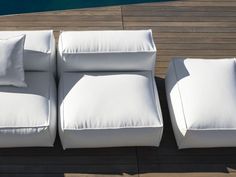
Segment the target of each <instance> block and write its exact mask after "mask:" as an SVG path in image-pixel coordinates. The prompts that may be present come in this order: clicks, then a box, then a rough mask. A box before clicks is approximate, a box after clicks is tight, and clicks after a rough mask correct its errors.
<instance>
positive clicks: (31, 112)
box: [0, 72, 56, 147]
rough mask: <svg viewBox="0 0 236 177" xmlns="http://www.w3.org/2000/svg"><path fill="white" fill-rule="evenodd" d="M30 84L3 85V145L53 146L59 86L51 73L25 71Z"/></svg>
mask: <svg viewBox="0 0 236 177" xmlns="http://www.w3.org/2000/svg"><path fill="white" fill-rule="evenodd" d="M25 80H26V83H27V85H28V87H25V88H19V87H11V86H1V87H0V107H1V111H0V147H27V146H53V143H54V139H55V134H56V87H55V81H54V78H53V76H52V74H51V73H47V72H26V74H25Z"/></svg>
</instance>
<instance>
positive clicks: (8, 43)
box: [0, 35, 26, 87]
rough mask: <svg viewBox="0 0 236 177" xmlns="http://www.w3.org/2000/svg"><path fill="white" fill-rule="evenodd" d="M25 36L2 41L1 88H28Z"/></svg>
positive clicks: (0, 52)
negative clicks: (2, 86) (26, 81)
mask: <svg viewBox="0 0 236 177" xmlns="http://www.w3.org/2000/svg"><path fill="white" fill-rule="evenodd" d="M24 43H25V35H20V36H15V37H11V38H8V39H0V86H1V85H13V86H17V87H26V84H25V74H24V66H23V54H24Z"/></svg>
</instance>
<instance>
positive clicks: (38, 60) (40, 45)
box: [0, 30, 56, 72]
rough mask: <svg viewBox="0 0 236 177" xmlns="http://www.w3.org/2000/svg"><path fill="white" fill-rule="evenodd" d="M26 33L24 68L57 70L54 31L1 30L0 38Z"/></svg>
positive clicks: (28, 69) (30, 69) (29, 69)
mask: <svg viewBox="0 0 236 177" xmlns="http://www.w3.org/2000/svg"><path fill="white" fill-rule="evenodd" d="M22 34H25V35H26V39H25V46H24V69H25V70H27V71H53V72H54V71H55V68H56V62H55V39H54V36H53V31H52V30H48V31H46V30H45V31H0V39H7V38H10V37H14V36H19V35H22Z"/></svg>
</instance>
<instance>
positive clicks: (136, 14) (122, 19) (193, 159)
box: [0, 0, 236, 177]
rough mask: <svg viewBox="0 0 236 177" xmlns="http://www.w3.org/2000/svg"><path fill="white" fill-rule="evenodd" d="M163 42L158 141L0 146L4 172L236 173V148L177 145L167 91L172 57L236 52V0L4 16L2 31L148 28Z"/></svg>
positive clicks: (34, 176) (36, 176) (80, 176)
mask: <svg viewBox="0 0 236 177" xmlns="http://www.w3.org/2000/svg"><path fill="white" fill-rule="evenodd" d="M147 28H151V29H152V30H153V34H154V38H155V42H156V45H157V49H158V57H157V66H156V76H157V77H156V80H157V83H158V90H159V95H160V100H161V106H162V111H163V117H164V123H165V129H164V135H163V139H162V142H161V146H160V147H159V148H151V147H131V148H104V149H73V150H66V151H63V150H62V148H61V145H60V141H59V138H57V140H56V143H55V147H54V148H16V149H0V176H10V177H13V176H14V177H15V176H17V177H18V176H19V177H23V176H24V177H25V176H26V177H41V176H45V177H60V176H65V177H85V176H86V177H90V176H143V177H146V176H147V177H151V176H161V177H162V176H167V177H181V176H184V177H185V176H192V177H200V176H201V177H206V176H210V177H217V176H218V177H224V176H236V173H235V172H236V148H216V149H188V150H178V149H177V147H176V143H175V139H174V135H173V132H172V128H171V124H170V119H169V113H168V107H167V103H166V98H165V89H164V79H163V77H164V76H165V73H166V70H167V67H168V63H169V61H170V60H171V58H173V57H206V58H221V57H235V56H236V0H225V1H222V0H181V1H177V0H176V1H168V2H158V3H151V4H141V5H127V6H121V7H119V6H116V7H106V8H95V9H85V10H70V11H63V12H47V13H37V14H25V15H14V16H4V17H0V30H37V29H53V30H54V31H55V36H56V38H58V35H59V32H60V31H61V30H98V29H104V30H107V29H115V30H116V29H147Z"/></svg>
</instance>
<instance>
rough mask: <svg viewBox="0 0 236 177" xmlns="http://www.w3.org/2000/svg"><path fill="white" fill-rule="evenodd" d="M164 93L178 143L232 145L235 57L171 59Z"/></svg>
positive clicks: (235, 129) (235, 109) (234, 141)
mask: <svg viewBox="0 0 236 177" xmlns="http://www.w3.org/2000/svg"><path fill="white" fill-rule="evenodd" d="M166 94H167V100H168V105H169V111H170V116H171V121H172V125H173V129H174V133H175V137H176V141H177V144H178V147H179V148H180V149H181V148H206V147H232V146H236V63H235V59H234V58H232V59H215V60H204V59H185V60H181V59H174V60H172V62H171V63H170V66H169V70H168V74H167V76H166Z"/></svg>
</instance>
